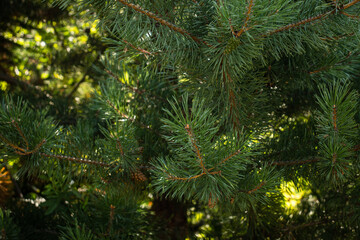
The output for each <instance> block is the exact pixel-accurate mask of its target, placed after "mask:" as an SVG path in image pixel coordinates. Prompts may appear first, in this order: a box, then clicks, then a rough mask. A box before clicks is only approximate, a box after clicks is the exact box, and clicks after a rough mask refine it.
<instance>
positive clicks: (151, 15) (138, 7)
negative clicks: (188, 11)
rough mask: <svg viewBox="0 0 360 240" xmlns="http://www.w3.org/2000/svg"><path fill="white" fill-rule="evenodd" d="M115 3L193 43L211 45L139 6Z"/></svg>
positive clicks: (122, 0)
mask: <svg viewBox="0 0 360 240" xmlns="http://www.w3.org/2000/svg"><path fill="white" fill-rule="evenodd" d="M117 1H118V2H120V3H122V4H124V5H126V6H128V7H129V8H132V9H133V10H135V11H137V12H139V13H142V14H144V15H146V16H148V17H149V18H151V19H153V20H155V21H157V22H159V23H160V24H161V25H164V26H166V27H168V28H170V29H171V30H173V31H175V32H178V33H180V34H182V35H184V36H188V37H190V38H192V39H193V40H194V41H195V42H197V43H203V44H205V45H206V46H208V47H210V46H211V45H209V44H208V43H207V42H205V41H204V40H201V39H199V38H197V37H195V36H193V35H192V34H190V33H189V32H187V31H186V30H184V29H182V28H180V27H177V26H175V25H174V24H173V23H170V22H168V21H166V20H164V19H162V18H160V17H158V16H156V14H154V13H152V12H149V11H147V10H144V9H142V8H141V7H140V6H139V5H135V4H132V3H129V2H127V1H125V0H117Z"/></svg>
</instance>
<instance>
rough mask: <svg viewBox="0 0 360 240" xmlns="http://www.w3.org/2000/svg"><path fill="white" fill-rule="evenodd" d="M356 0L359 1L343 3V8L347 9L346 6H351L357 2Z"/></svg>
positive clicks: (358, 0)
mask: <svg viewBox="0 0 360 240" xmlns="http://www.w3.org/2000/svg"><path fill="white" fill-rule="evenodd" d="M358 2H360V0H354V1H352V2H349V3H348V4H345V5H344V7H343V9H347V8H349V7H351V6H352V5H354V4H356V3H358Z"/></svg>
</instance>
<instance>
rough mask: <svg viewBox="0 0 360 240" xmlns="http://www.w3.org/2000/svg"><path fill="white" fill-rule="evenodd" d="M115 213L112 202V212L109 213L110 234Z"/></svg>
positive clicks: (108, 230)
mask: <svg viewBox="0 0 360 240" xmlns="http://www.w3.org/2000/svg"><path fill="white" fill-rule="evenodd" d="M114 215H115V206H114V205H112V204H110V214H109V223H108V229H107V235H109V234H110V230H111V228H112V225H113V221H114Z"/></svg>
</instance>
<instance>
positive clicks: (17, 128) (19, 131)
mask: <svg viewBox="0 0 360 240" xmlns="http://www.w3.org/2000/svg"><path fill="white" fill-rule="evenodd" d="M11 123H12V124H13V125H14V126H15V128H16V130H17V131H18V133H19V134H20V136H21V137H22V139H23V141H24V142H25V144H26V150H29V143H28V141H27V139H26V138H25V136H24V133H23V132H22V131H21V129H20V127H19V125H18V123H17V122H16V121H15V120H12V121H11Z"/></svg>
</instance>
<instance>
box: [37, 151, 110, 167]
mask: <svg viewBox="0 0 360 240" xmlns="http://www.w3.org/2000/svg"><path fill="white" fill-rule="evenodd" d="M40 155H41V156H44V157H48V158H56V159H59V160H66V161H70V162H76V163H84V164H91V165H97V166H101V167H110V166H111V165H110V164H107V163H104V162H98V161H94V160H90V159H86V158H76V157H70V156H65V155H58V154H48V153H42V152H41V153H40Z"/></svg>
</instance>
